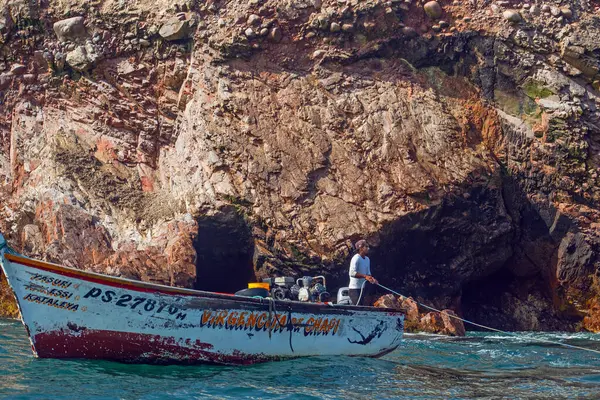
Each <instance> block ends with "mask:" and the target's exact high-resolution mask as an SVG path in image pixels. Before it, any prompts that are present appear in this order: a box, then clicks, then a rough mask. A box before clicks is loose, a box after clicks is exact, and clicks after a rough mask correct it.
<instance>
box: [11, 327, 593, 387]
mask: <svg viewBox="0 0 600 400" xmlns="http://www.w3.org/2000/svg"><path fill="white" fill-rule="evenodd" d="M535 339H544V340H552V341H562V342H565V343H569V344H572V345H577V346H590V347H594V348H596V349H598V347H599V346H600V339H599V338H598V337H597V336H595V335H592V334H587V333H578V334H569V333H542V334H539V333H523V334H519V335H518V336H517V337H514V336H504V335H499V334H486V333H469V335H468V336H467V337H464V338H448V337H444V336H437V335H420V334H417V335H412V334H411V335H406V338H405V341H404V342H403V343H402V345H401V346H400V347H399V349H398V350H397V351H395V352H394V353H392V354H390V355H388V356H386V357H384V358H382V359H369V358H349V357H334V358H324V357H314V358H308V359H299V360H291V361H285V362H279V363H267V364H259V365H254V366H249V367H229V366H227V367H218V366H193V367H189V366H188V367H183V366H166V367H165V366H152V365H126V364H118V363H111V362H105V361H89V360H62V361H59V360H48V359H35V358H34V357H33V356H32V354H31V350H30V344H29V341H28V339H27V337H26V335H25V331H24V329H23V326H22V325H21V324H20V323H18V322H12V321H7V320H0V377H1V378H0V398H9V399H42V398H43V399H47V398H52V399H72V398H73V397H74V396H75V397H77V398H78V399H92V398H93V399H121V398H126V399H164V398H170V399H204V398H219V399H236V398H256V399H258V398H261V399H262V398H270V399H343V398H358V399H372V398H374V397H376V398H378V399H385V398H389V399H392V398H413V399H429V398H472V397H478V398H498V397H505V398H532V397H535V398H548V399H555V398H596V397H597V393H598V392H600V368H599V366H600V355H598V354H593V353H586V352H583V351H579V350H575V349H568V348H563V347H557V346H555V345H552V344H545V343H539V342H536V341H535Z"/></svg>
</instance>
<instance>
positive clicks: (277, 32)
mask: <svg viewBox="0 0 600 400" xmlns="http://www.w3.org/2000/svg"><path fill="white" fill-rule="evenodd" d="M282 37H283V34H282V33H281V29H280V28H278V27H275V28H273V29H271V32H269V39H270V40H271V41H273V42H275V43H279V42H280V41H281V38H282Z"/></svg>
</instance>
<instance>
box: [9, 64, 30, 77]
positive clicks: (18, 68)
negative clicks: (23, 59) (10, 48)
mask: <svg viewBox="0 0 600 400" xmlns="http://www.w3.org/2000/svg"><path fill="white" fill-rule="evenodd" d="M10 72H11V73H12V74H13V75H23V74H24V73H25V72H27V67H26V66H24V65H23V64H13V65H12V66H11V67H10Z"/></svg>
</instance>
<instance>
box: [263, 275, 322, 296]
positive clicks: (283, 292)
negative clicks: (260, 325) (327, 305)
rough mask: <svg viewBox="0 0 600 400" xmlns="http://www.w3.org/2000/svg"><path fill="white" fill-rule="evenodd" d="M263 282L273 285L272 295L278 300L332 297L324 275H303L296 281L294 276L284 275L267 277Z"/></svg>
mask: <svg viewBox="0 0 600 400" xmlns="http://www.w3.org/2000/svg"><path fill="white" fill-rule="evenodd" d="M263 282H267V283H269V284H270V285H271V297H273V298H274V299H277V300H293V301H303V302H327V301H329V300H330V298H331V295H330V294H329V293H328V292H327V286H326V281H325V277H324V276H315V277H312V276H303V277H302V278H299V279H297V280H296V281H294V278H292V277H289V276H284V277H277V278H266V279H263Z"/></svg>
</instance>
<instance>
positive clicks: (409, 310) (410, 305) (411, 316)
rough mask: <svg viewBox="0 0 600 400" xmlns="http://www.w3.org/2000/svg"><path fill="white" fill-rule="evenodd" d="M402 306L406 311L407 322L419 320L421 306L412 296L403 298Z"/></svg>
mask: <svg viewBox="0 0 600 400" xmlns="http://www.w3.org/2000/svg"><path fill="white" fill-rule="evenodd" d="M400 307H402V308H403V309H404V310H405V311H406V317H405V320H406V321H407V322H414V323H416V322H419V306H418V305H417V302H416V301H414V300H413V299H412V297H405V298H404V300H402V303H401V304H400Z"/></svg>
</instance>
